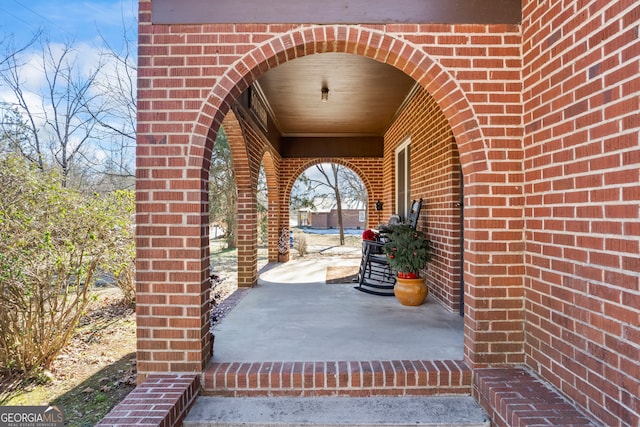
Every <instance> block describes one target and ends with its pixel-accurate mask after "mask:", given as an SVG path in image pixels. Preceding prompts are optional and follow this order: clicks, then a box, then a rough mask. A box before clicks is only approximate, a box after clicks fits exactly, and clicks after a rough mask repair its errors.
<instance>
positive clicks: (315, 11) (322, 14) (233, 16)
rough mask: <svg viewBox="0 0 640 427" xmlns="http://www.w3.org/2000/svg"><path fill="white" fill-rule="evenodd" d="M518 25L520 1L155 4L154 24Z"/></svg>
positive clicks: (205, 0)
mask: <svg viewBox="0 0 640 427" xmlns="http://www.w3.org/2000/svg"><path fill="white" fill-rule="evenodd" d="M283 16H286V22H288V23H296V24H308V23H315V24H341V23H352V22H359V23H361V24H388V23H406V22H411V23H424V24H427V23H438V24H450V23H464V24H518V23H520V22H521V20H522V3H521V2H520V0H465V1H451V0H430V1H424V0H403V1H402V2H401V4H398V3H397V2H389V1H371V0H325V1H323V2H318V1H309V0H271V1H270V2H269V6H268V7H265V3H264V0H242V1H238V0H216V1H211V0H181V1H180V2H176V1H172V0H154V2H153V15H152V19H153V23H154V24H176V23H179V24H199V23H209V24H211V23H258V24H265V23H266V24H270V23H281V22H283V18H282V17H283Z"/></svg>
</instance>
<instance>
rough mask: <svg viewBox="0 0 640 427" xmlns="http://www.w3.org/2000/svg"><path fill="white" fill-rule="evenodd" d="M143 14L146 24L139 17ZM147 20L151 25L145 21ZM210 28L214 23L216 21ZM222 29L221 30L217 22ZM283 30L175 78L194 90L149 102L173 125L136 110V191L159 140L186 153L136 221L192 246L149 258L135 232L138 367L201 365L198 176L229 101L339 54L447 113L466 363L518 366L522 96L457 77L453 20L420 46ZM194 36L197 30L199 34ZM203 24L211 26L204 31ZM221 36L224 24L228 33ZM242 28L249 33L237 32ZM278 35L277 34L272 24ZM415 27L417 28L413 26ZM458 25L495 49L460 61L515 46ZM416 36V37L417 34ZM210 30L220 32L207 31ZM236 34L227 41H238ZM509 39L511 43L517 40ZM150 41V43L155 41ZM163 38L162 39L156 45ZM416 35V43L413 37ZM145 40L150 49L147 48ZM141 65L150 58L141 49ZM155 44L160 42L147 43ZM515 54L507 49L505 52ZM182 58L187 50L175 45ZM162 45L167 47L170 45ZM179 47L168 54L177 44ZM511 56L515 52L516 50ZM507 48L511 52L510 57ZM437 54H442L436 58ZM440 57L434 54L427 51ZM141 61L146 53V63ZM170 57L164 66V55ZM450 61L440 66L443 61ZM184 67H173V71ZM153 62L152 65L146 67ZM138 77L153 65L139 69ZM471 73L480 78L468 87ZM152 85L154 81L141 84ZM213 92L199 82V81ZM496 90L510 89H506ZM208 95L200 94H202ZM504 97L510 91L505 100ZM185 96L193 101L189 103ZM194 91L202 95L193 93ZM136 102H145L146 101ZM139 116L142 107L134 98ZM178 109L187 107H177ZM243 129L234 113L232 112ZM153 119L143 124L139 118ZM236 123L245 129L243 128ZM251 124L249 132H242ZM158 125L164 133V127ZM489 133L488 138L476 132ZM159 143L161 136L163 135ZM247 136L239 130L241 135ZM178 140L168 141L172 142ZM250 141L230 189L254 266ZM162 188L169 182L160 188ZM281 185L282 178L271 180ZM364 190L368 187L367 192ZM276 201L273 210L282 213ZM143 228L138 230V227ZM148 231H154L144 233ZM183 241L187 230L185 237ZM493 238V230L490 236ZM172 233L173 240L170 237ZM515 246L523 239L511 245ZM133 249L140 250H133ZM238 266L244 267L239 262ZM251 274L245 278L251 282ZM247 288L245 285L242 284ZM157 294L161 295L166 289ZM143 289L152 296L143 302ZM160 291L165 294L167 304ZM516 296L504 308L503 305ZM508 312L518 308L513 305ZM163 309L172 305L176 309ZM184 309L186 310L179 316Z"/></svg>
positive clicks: (201, 197)
mask: <svg viewBox="0 0 640 427" xmlns="http://www.w3.org/2000/svg"><path fill="white" fill-rule="evenodd" d="M146 19H149V17H148V16H147V17H146ZM141 22H143V23H144V22H145V14H144V13H142V14H141ZM147 22H150V20H149V21H147ZM147 28H148V27H147V26H146V24H143V25H142V27H141V32H142V36H141V37H142V38H144V37H146V35H145V34H148V33H146V31H149V30H148V29H147ZM216 28H217V27H216ZM224 28H226V27H224ZM278 28H279V29H281V30H282V31H283V32H282V33H278V32H276V33H274V34H271V35H270V36H267V37H265V38H264V39H263V40H264V41H263V42H258V43H256V44H255V45H254V46H253V47H251V48H247V45H245V46H243V49H241V50H242V52H241V53H239V54H237V55H236V56H231V57H229V58H226V57H225V56H224V55H220V56H219V57H218V56H216V57H215V61H217V62H218V67H217V68H215V67H214V68H208V67H201V68H199V69H197V70H198V72H200V73H204V72H205V71H206V72H211V71H214V72H217V73H219V74H217V75H218V77H211V76H206V75H199V76H196V77H186V78H184V79H183V81H182V84H184V85H185V88H189V87H196V88H198V87H199V88H200V89H193V90H191V89H189V90H187V89H180V90H175V91H172V90H168V91H166V93H167V95H168V97H169V98H171V97H174V96H175V97H184V98H181V100H175V101H174V100H171V99H169V100H167V101H151V102H150V101H147V102H148V105H149V106H153V105H157V106H158V107H159V108H160V107H162V108H168V109H177V110H180V112H179V113H176V114H175V115H172V116H171V117H174V118H175V120H174V122H172V123H166V124H165V123H154V122H153V118H149V119H147V117H151V115H149V116H147V115H146V114H147V113H145V112H143V113H141V114H140V116H141V118H142V119H147V121H146V122H145V120H139V125H138V126H139V133H138V135H139V136H138V155H139V157H138V165H139V168H138V177H139V181H138V189H139V190H144V188H145V187H146V186H154V185H159V183H156V182H154V179H163V177H162V176H157V174H156V172H155V171H153V168H154V167H155V165H157V164H158V163H157V162H163V161H165V160H162V159H159V158H158V157H157V156H162V155H163V154H162V153H164V151H163V148H164V147H163V145H162V144H166V143H167V141H168V142H169V144H170V145H169V146H170V147H174V146H178V148H176V149H175V150H179V151H181V152H182V153H184V154H185V156H184V157H182V158H180V159H179V160H180V161H181V162H179V163H176V166H182V169H181V170H180V177H181V179H182V180H183V181H182V182H181V183H180V185H181V190H180V191H181V193H178V192H175V193H172V194H170V195H169V194H166V195H165V193H162V194H160V192H157V194H158V196H159V197H160V198H159V199H158V201H156V200H155V199H145V196H141V198H139V199H138V208H139V209H138V224H151V226H150V227H147V228H149V229H153V230H158V232H161V233H163V234H165V235H167V236H168V238H167V239H165V240H166V244H167V245H185V246H187V247H189V248H192V249H193V251H192V252H189V254H190V256H189V257H183V258H181V259H180V260H172V259H171V258H170V252H164V251H154V252H153V257H149V256H147V255H146V254H147V253H148V252H145V251H146V247H149V248H153V247H154V242H153V238H151V239H149V238H147V237H145V236H142V235H140V239H139V243H142V244H143V245H142V246H139V247H138V248H139V249H138V250H139V257H138V265H139V266H140V267H141V268H140V269H139V270H138V277H137V278H138V284H139V288H140V292H139V293H138V295H140V296H141V297H142V298H141V301H142V304H140V305H139V308H138V319H139V322H138V330H139V336H140V337H142V340H139V344H140V345H139V352H138V353H139V360H140V364H139V369H140V372H141V373H145V372H158V371H174V372H185V371H200V370H202V369H203V368H204V366H205V365H206V363H207V361H208V360H209V354H210V353H209V351H210V339H209V337H208V334H207V326H206V325H207V320H208V319H207V314H208V303H207V298H206V296H207V295H208V275H207V272H208V268H209V259H208V238H207V236H205V235H204V233H203V231H202V230H204V229H205V228H206V225H207V224H206V222H207V218H208V216H207V215H206V214H204V211H206V209H203V206H205V205H206V200H207V192H206V181H207V179H208V168H207V166H208V163H209V161H208V159H209V157H210V155H211V154H210V153H211V147H212V146H213V142H214V141H215V135H216V133H217V130H218V129H219V127H220V126H221V125H222V124H223V120H224V119H225V116H226V115H227V113H228V112H229V111H231V105H232V104H233V103H234V101H235V100H236V99H237V98H238V97H239V96H240V95H241V93H242V92H243V91H244V90H245V89H246V88H247V87H249V85H250V84H251V83H252V82H253V81H255V80H256V79H257V78H258V77H259V76H260V75H261V74H263V73H264V72H266V71H268V70H269V69H271V68H274V67H277V66H278V65H279V64H281V63H283V62H285V61H289V60H292V59H295V58H298V57H302V56H304V55H310V54H316V53H325V52H342V53H349V54H355V55H361V56H365V57H368V58H371V59H373V60H376V61H379V62H383V63H386V64H389V65H391V66H394V67H396V68H398V69H399V70H402V71H403V72H405V73H406V74H407V75H409V76H411V77H412V78H414V79H415V80H416V81H417V82H419V83H420V85H422V87H423V88H425V89H426V90H427V91H428V92H429V93H430V94H431V95H432V96H433V98H434V99H435V101H436V103H437V104H438V106H439V107H440V108H441V110H442V112H443V113H444V116H445V117H446V119H447V121H448V123H449V125H450V127H451V129H452V133H453V135H454V137H455V139H456V143H457V146H458V150H459V153H460V164H461V165H462V168H463V171H464V178H465V197H466V200H465V202H466V203H465V250H464V251H465V266H464V270H465V271H464V276H465V282H466V292H465V296H466V300H465V302H466V304H465V310H466V316H465V358H466V360H467V362H469V363H470V364H471V365H473V366H481V365H485V364H494V363H520V362H522V361H523V358H524V356H523V338H522V337H523V332H522V328H523V323H522V320H523V312H522V308H521V307H520V308H517V307H516V305H517V304H516V301H521V299H522V295H523V290H522V284H523V277H522V275H523V270H524V269H523V267H522V265H523V252H522V250H523V249H522V235H523V233H522V226H523V221H522V205H521V203H522V200H521V199H522V197H521V196H522V179H523V177H522V172H521V163H519V162H517V161H514V159H513V158H511V157H507V156H506V151H507V147H508V149H509V150H510V151H514V150H516V148H514V147H515V142H517V141H519V139H518V138H519V137H521V134H522V132H521V126H519V125H520V123H521V116H519V115H517V114H516V113H517V111H516V110H515V109H516V107H517V103H518V102H519V99H520V98H519V95H518V93H519V92H518V90H519V87H520V86H519V85H517V87H516V85H515V84H514V85H512V86H508V89H506V88H507V86H506V84H499V85H496V86H491V85H490V84H488V83H484V82H482V80H483V78H484V79H486V76H484V77H483V76H478V75H477V74H474V73H473V72H472V71H470V70H468V71H467V72H466V74H465V73H456V75H455V76H454V73H453V71H452V70H453V69H455V67H456V66H465V67H467V68H472V65H473V63H472V62H471V61H470V60H467V62H466V63H463V64H462V65H460V64H459V63H458V62H456V61H459V59H458V58H457V51H456V50H455V49H453V48H448V49H445V50H443V49H442V48H441V47H440V45H439V42H440V41H442V42H443V43H444V42H445V41H446V42H448V43H452V44H456V43H458V44H459V45H460V46H461V47H460V49H467V48H466V47H464V46H465V45H466V42H465V40H467V38H466V37H459V38H458V37H456V38H451V39H449V38H447V37H451V34H452V32H453V33H455V32H456V31H458V29H457V28H455V27H450V26H445V27H442V28H441V27H439V26H433V27H432V29H433V31H435V32H436V33H437V32H441V33H442V35H441V36H438V37H437V38H434V39H433V40H432V41H429V40H427V42H422V43H423V46H422V47H421V46H420V43H419V41H418V40H420V39H419V38H418V37H420V36H419V35H418V36H416V37H413V38H412V37H410V35H411V32H414V33H419V30H418V29H417V27H416V28H414V27H413V26H407V28H405V27H404V26H400V27H398V28H394V30H395V31H396V32H397V33H402V31H406V32H407V36H406V37H400V36H398V35H393V34H390V33H387V32H384V31H382V30H379V29H376V28H365V27H360V26H349V25H336V26H309V27H299V28H296V29H293V30H289V29H286V28H285V27H278ZM194 29H195V27H186V28H185V27H181V26H172V27H171V28H164V29H163V30H165V31H169V32H175V34H170V35H167V36H166V37H165V36H158V37H157V40H158V41H159V43H162V42H164V43H167V44H168V45H171V44H172V43H184V41H185V40H188V39H190V38H189V37H186V36H185V34H184V33H181V32H182V31H186V33H187V34H188V33H189V31H193V30H194ZM200 31H202V29H200ZM212 31H216V30H215V29H212ZM227 31H228V29H227ZM245 31H248V30H245ZM276 31H277V30H276ZM421 31H422V30H421ZM460 31H468V32H471V33H473V32H475V31H496V32H498V33H499V34H500V36H498V37H484V36H483V37H479V39H480V40H481V41H480V42H479V43H485V45H489V44H493V45H495V46H500V48H499V49H498V48H495V50H491V51H489V50H488V49H489V48H488V47H483V48H480V49H476V50H468V49H467V50H463V51H461V52H462V53H464V54H466V55H467V56H468V57H472V56H474V57H477V58H479V59H478V60H481V61H485V60H486V57H487V52H490V53H491V55H493V56H494V57H501V56H502V55H504V50H503V49H505V48H504V47H503V45H504V43H505V40H508V42H509V43H512V44H513V46H516V44H515V41H519V39H517V37H515V36H513V35H512V34H511V33H512V32H513V31H514V29H513V28H512V27H510V26H496V27H482V28H476V27H474V26H469V27H465V26H463V27H461V28H460ZM414 35H415V34H414ZM216 37H218V36H216ZM192 39H193V40H194V41H193V42H192V43H194V45H197V44H199V43H201V42H200V40H201V38H200V37H199V36H197V37H193V38H192ZM235 39H237V38H230V39H229V40H230V41H231V40H235ZM516 39H517V40H516ZM155 40H156V38H154V41H155ZM160 40H162V42H161V41H160ZM411 40H413V41H411ZM146 47H149V46H146ZM144 49H145V47H143V59H142V62H143V63H145V61H147V60H148V58H151V56H149V55H148V54H147V52H146V51H145V50H144ZM154 49H157V47H154ZM506 49H510V50H509V52H512V50H513V47H508V48H506ZM184 51H185V52H187V53H185V55H187V54H188V52H189V49H186V50H184ZM167 52H168V50H167ZM176 52H177V51H176ZM513 52H516V53H517V52H519V51H518V50H517V49H516V50H513ZM513 52H512V54H515V53H513ZM145 54H147V55H146V56H145ZM443 55H444V56H446V58H445V57H443ZM437 56H440V58H439V59H438V60H436V59H434V58H435V57H437ZM195 58H197V60H198V61H201V60H209V59H208V58H207V57H203V58H201V57H197V56H196V57H195ZM149 60H150V59H149ZM157 61H158V62H157V63H158V64H163V65H159V66H160V67H162V66H164V64H171V65H169V66H172V67H173V66H175V70H174V71H172V73H177V74H175V75H180V73H190V72H193V70H192V69H189V68H188V67H186V65H185V64H186V59H184V58H175V59H172V58H171V56H170V55H169V56H167V57H162V56H158V59H157ZM166 61H168V62H166ZM445 63H446V64H447V65H446V66H445V65H443V64H445ZM500 64H502V65H501V66H502V67H512V68H517V67H516V66H517V65H518V64H519V60H513V61H511V62H510V63H509V64H510V65H508V66H505V65H504V62H500ZM181 65H182V66H184V67H185V69H184V70H182V69H181V68H180V67H181ZM149 67H150V68H153V66H149ZM143 71H144V73H149V72H152V70H151V69H149V68H146V69H145V70H143ZM514 72H515V71H514V70H510V71H509V72H508V73H505V77H503V78H504V79H513V80H516V79H517V78H518V76H519V74H514ZM474 79H476V80H480V81H481V82H479V83H473V81H474ZM143 80H144V81H143V85H147V84H149V85H151V84H152V83H151V81H147V80H145V79H143ZM150 80H153V78H152V79H150ZM157 84H158V85H169V86H168V87H171V86H170V85H172V84H175V82H174V81H173V80H171V79H170V78H162V77H160V78H158V83H157ZM207 86H208V87H209V88H211V89H204V88H205V87H207ZM505 90H506V91H507V92H509V91H510V92H513V93H507V94H505ZM489 92H491V93H493V92H495V93H496V94H499V95H500V96H503V97H504V98H503V99H502V100H501V101H500V102H503V103H512V104H513V105H514V107H513V108H511V110H508V111H509V113H508V117H506V119H508V120H509V122H508V123H505V122H503V121H501V120H503V118H502V117H499V119H494V118H493V116H492V110H491V109H487V108H484V101H485V99H487V98H488V95H487V94H488V93H489ZM142 93H143V94H144V97H146V98H147V99H149V98H153V97H154V96H157V95H159V92H156V91H153V90H147V89H145V88H144V87H143V88H142ZM205 93H208V95H207V96H204V94H205ZM511 95H514V96H513V97H512V96H511ZM189 96H191V98H189ZM201 96H202V97H203V98H202V99H201V98H200V97H201ZM144 97H143V98H144ZM141 106H142V107H143V111H144V109H145V108H147V109H149V108H151V107H149V106H147V104H145V103H143V104H142V105H141ZM184 109H187V111H183V110H184ZM239 121H240V123H241V124H242V120H241V119H239ZM148 123H150V124H148ZM243 130H245V129H243ZM246 130H248V129H246ZM163 132H167V133H168V136H167V137H163V136H162V135H161V133H163ZM486 132H490V134H485V133H486ZM165 138H166V139H165ZM245 139H246V135H245ZM174 144H175V145H174ZM259 147H260V145H259V143H258V144H255V145H254V147H253V151H251V152H247V150H246V149H245V153H246V155H247V157H248V162H247V163H248V164H247V165H246V167H247V170H246V171H245V172H244V173H246V176H245V177H244V179H246V181H243V182H245V183H246V186H244V185H243V186H242V189H241V188H240V187H239V192H242V194H239V203H240V200H243V203H244V207H241V206H240V205H239V208H242V209H244V208H246V211H243V210H242V209H239V212H245V213H246V215H245V217H244V218H241V219H242V220H243V223H245V225H246V227H247V230H249V229H250V228H251V229H252V230H254V231H253V232H251V233H248V236H249V240H248V241H247V242H246V248H247V249H246V254H245V255H246V258H247V260H246V262H247V263H248V264H254V263H255V260H254V259H253V258H255V254H254V252H255V251H253V250H252V251H251V253H249V248H251V247H255V241H257V237H256V232H255V230H257V221H256V215H255V185H253V184H252V183H254V182H255V180H254V178H255V179H257V173H258V170H259V165H260V161H261V159H262V157H261V156H262V153H263V152H264V149H260V148H259ZM165 185H166V184H165ZM280 186H282V183H280ZM373 194H376V193H375V191H374V192H373ZM163 197H172V198H171V199H170V200H171V206H168V207H167V206H166V205H167V203H166V200H167V199H162V198H163ZM494 207H503V209H502V210H500V212H499V216H498V217H495V216H494V217H492V218H489V213H490V211H491V210H493V209H494ZM153 209H169V210H173V211H174V213H173V214H172V215H165V216H160V215H154V214H153V213H150V212H151V210H153ZM282 209H283V208H282V205H281V206H280V211H282ZM147 228H142V227H140V228H139V229H140V230H146V229H147ZM153 230H152V231H153ZM498 230H499V231H500V232H501V234H500V235H499V238H498V239H497V240H499V241H496V239H493V241H491V236H492V233H494V232H495V231H498ZM182 236H187V237H182ZM496 236H497V235H496ZM174 240H175V241H174ZM518 245H520V246H518ZM140 254H143V255H142V256H140ZM247 268H252V266H251V265H247ZM251 281H253V279H251ZM247 285H248V286H251V283H247ZM165 289H166V291H164V290H165ZM162 292H168V293H174V292H186V295H187V297H183V298H181V300H183V301H185V302H184V304H186V305H184V306H183V307H182V308H180V310H173V311H175V313H176V316H175V319H174V318H167V319H164V320H161V321H159V320H158V319H156V318H155V317H154V315H153V309H154V307H155V306H156V305H157V304H172V303H171V301H172V295H169V296H168V297H166V298H164V299H162V300H161V296H160V295H159V294H158V293H162ZM147 296H148V297H149V298H148V299H145V298H147ZM167 298H169V299H168V300H167ZM493 300H501V301H505V304H493V305H492V303H491V301H493ZM511 301H513V304H511ZM514 307H515V308H514ZM173 311H172V312H173ZM185 313H186V315H187V317H186V318H185V317H184V316H185ZM156 327H160V328H163V327H181V328H183V329H182V332H181V335H182V338H181V339H182V340H183V341H181V342H180V343H179V346H180V350H176V351H167V349H166V348H156V347H154V346H155V345H161V346H165V347H166V345H167V343H157V344H156V343H155V341H154V340H155V338H154V337H153V334H154V330H155V329H154V328H156ZM495 327H499V328H500V330H499V331H498V333H499V334H500V335H501V336H503V337H505V338H504V339H503V340H497V339H496V331H495V330H492V328H495Z"/></svg>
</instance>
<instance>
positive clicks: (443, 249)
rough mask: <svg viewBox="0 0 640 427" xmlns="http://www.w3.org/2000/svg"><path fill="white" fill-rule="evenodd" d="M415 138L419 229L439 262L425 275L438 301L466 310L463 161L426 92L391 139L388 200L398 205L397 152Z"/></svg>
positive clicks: (390, 132) (413, 189)
mask: <svg viewBox="0 0 640 427" xmlns="http://www.w3.org/2000/svg"><path fill="white" fill-rule="evenodd" d="M407 136H408V137H410V138H411V144H410V152H411V157H410V158H411V167H410V171H411V177H410V182H411V199H416V200H417V199H419V198H422V199H423V207H422V211H421V214H420V218H419V224H418V229H420V230H422V231H424V232H426V233H427V235H428V237H429V239H431V242H432V244H433V248H434V257H433V259H432V260H431V262H430V263H429V266H428V269H427V271H425V275H426V277H427V285H428V286H429V291H430V293H431V295H432V296H434V297H435V298H436V299H437V300H438V301H440V302H441V303H442V304H443V305H444V306H445V307H447V308H449V309H450V310H452V311H453V310H456V311H457V310H459V309H460V280H461V277H460V276H461V271H462V270H461V268H462V265H461V256H460V245H461V240H460V239H461V237H462V236H461V230H460V215H461V209H460V206H459V202H460V172H459V171H460V160H459V156H458V150H457V148H456V144H455V141H454V139H453V134H452V132H451V127H450V126H449V123H448V122H447V119H446V118H445V117H444V114H442V110H440V107H438V104H436V102H435V100H434V99H433V97H431V96H430V95H429V94H428V93H427V92H426V91H425V90H423V89H420V90H419V91H418V92H417V93H416V94H415V95H414V96H413V98H412V99H411V100H410V102H409V103H408V104H407V106H406V108H405V109H404V111H403V112H402V114H401V115H400V116H399V117H398V118H397V119H396V121H395V122H394V123H393V125H392V126H391V127H390V128H389V130H388V131H387V133H386V135H385V150H384V153H385V159H384V165H385V167H384V169H385V173H386V174H389V175H391V177H390V178H391V179H389V177H388V179H385V189H384V194H385V196H386V198H387V203H389V204H390V206H393V205H394V202H393V201H394V200H395V192H396V189H395V183H394V178H393V177H395V154H394V153H395V149H396V147H397V146H398V145H400V144H401V143H403V142H404V141H405V139H406V138H407Z"/></svg>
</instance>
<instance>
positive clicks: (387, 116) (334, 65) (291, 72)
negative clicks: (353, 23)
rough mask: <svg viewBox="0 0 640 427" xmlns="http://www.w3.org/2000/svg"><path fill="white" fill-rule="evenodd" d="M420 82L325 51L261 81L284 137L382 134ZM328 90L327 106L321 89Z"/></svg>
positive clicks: (363, 60)
mask: <svg viewBox="0 0 640 427" xmlns="http://www.w3.org/2000/svg"><path fill="white" fill-rule="evenodd" d="M415 84H416V82H415V81H414V80H413V79H412V78H410V77H409V76H407V75H406V74H404V73H403V72H401V71H399V70H397V69H395V68H393V67H391V66H389V65H386V64H383V63H379V62H376V61H374V60H371V59H368V58H364V57H361V56H356V55H349V54H344V53H324V54H316V55H309V56H305V57H302V58H299V59H295V60H293V61H289V62H286V63H284V64H282V65H280V66H278V67H276V68H274V69H272V70H270V71H268V72H267V73H265V74H264V75H263V76H262V77H261V78H260V79H259V80H258V84H257V86H258V89H259V91H261V92H262V94H263V96H264V98H265V101H266V103H267V109H269V110H270V113H271V115H272V117H273V118H274V120H275V122H276V126H277V127H278V129H279V131H280V134H281V136H283V137H327V136H334V137H335V136H354V137H355V136H382V135H383V134H384V132H385V130H386V129H387V128H388V127H389V126H390V124H391V123H392V120H393V118H394V117H395V115H396V113H397V112H398V109H399V108H400V107H401V106H402V104H403V102H404V101H405V99H406V98H407V96H408V94H409V93H410V92H411V90H412V88H413V87H414V86H415ZM323 87H325V88H327V89H329V93H328V100H327V102H322V100H321V91H322V88H323Z"/></svg>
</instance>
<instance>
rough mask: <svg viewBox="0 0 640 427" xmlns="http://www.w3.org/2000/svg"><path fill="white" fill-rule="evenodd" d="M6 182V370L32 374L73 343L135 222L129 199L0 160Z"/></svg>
mask: <svg viewBox="0 0 640 427" xmlns="http://www.w3.org/2000/svg"><path fill="white" fill-rule="evenodd" d="M0 182H2V186H1V187H0V267H1V272H0V367H6V368H8V369H10V370H13V371H18V372H22V373H33V372H37V371H38V370H39V369H41V368H49V367H50V365H51V362H52V361H53V360H54V359H55V357H56V355H57V354H58V352H59V351H60V350H61V349H62V348H63V347H64V346H65V345H66V343H67V342H68V340H69V338H70V337H71V335H72V333H73V330H74V327H75V326H76V324H77V322H78V319H79V318H80V316H81V315H82V314H83V311H84V309H85V308H86V305H87V303H88V301H89V296H90V295H89V292H90V290H91V287H92V285H93V283H94V282H95V279H96V273H97V272H98V271H99V269H100V268H105V267H104V265H105V262H108V261H110V260H113V259H115V257H116V256H117V255H116V254H118V253H120V254H122V253H123V251H122V243H123V242H124V240H125V239H123V238H122V235H123V231H124V230H127V229H128V227H129V221H130V218H129V215H128V214H122V212H121V208H122V206H123V205H124V204H125V203H124V199H123V200H121V201H122V202H123V203H122V204H120V205H119V204H117V203H114V197H116V196H110V197H100V196H98V195H94V196H91V197H86V196H83V195H81V194H80V193H78V192H75V191H72V190H68V189H65V188H63V187H62V186H61V185H60V184H59V183H60V179H59V176H57V175H56V174H55V173H53V172H42V171H39V170H35V169H33V168H31V167H30V166H29V165H27V164H26V163H25V162H24V160H22V159H20V158H14V157H9V158H6V159H0ZM119 251H120V252H119Z"/></svg>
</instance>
